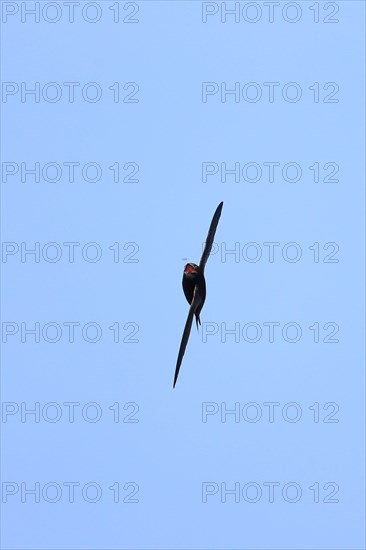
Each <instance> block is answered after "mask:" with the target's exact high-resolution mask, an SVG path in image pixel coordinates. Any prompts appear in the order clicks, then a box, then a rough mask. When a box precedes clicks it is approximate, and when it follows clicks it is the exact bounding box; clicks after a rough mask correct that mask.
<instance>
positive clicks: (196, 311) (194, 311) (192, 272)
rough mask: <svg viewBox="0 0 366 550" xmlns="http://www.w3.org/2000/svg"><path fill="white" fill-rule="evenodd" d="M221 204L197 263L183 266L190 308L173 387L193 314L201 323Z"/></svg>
mask: <svg viewBox="0 0 366 550" xmlns="http://www.w3.org/2000/svg"><path fill="white" fill-rule="evenodd" d="M223 204H224V203H223V202H220V204H219V206H218V207H217V208H216V211H215V213H214V215H213V218H212V221H211V224H210V228H209V230H208V235H207V239H206V243H205V247H204V250H203V253H202V256H201V260H200V263H199V265H197V264H194V263H189V264H186V265H185V266H184V271H183V280H182V286H183V292H184V295H185V297H186V299H187V302H188V303H189V304H190V308H189V312H188V317H187V321H186V324H185V327H184V331H183V336H182V341H181V344H180V348H179V353H178V359H177V365H176V367H175V374H174V382H173V388H174V387H175V384H176V382H177V379H178V374H179V370H180V366H181V364H182V359H183V355H184V352H185V350H186V347H187V342H188V338H189V335H190V332H191V328H192V321H193V316H195V317H196V325H197V329H198V324H201V319H200V313H201V310H202V308H203V304H204V303H205V299H206V281H205V276H204V270H205V265H206V262H207V259H208V257H209V255H210V252H211V249H212V244H213V240H214V237H215V233H216V228H217V224H218V223H219V219H220V216H221V210H222V206H223Z"/></svg>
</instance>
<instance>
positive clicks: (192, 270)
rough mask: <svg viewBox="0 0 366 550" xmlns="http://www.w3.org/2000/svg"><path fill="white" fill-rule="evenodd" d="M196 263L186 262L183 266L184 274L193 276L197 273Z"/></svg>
mask: <svg viewBox="0 0 366 550" xmlns="http://www.w3.org/2000/svg"><path fill="white" fill-rule="evenodd" d="M197 270H198V265H196V264H186V265H185V266H184V275H185V276H186V277H189V278H194V277H196V275H197Z"/></svg>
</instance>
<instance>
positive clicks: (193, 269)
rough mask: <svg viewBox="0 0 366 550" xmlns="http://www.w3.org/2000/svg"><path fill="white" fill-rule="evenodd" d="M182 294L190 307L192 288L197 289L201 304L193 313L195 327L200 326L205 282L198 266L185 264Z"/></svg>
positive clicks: (204, 296)
mask: <svg viewBox="0 0 366 550" xmlns="http://www.w3.org/2000/svg"><path fill="white" fill-rule="evenodd" d="M182 286H183V292H184V295H185V297H186V299H187V302H188V303H189V305H191V303H192V300H193V294H194V288H195V286H197V287H198V292H199V295H200V297H201V304H200V305H199V306H198V307H197V309H196V311H195V312H194V314H195V317H196V325H197V328H198V324H201V320H200V313H201V309H202V308H203V304H204V303H205V299H206V281H205V276H204V274H203V271H202V270H201V268H200V266H199V265H197V264H187V265H186V266H185V267H184V271H183V279H182Z"/></svg>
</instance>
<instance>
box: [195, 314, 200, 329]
mask: <svg viewBox="0 0 366 550" xmlns="http://www.w3.org/2000/svg"><path fill="white" fill-rule="evenodd" d="M200 324H201V319H200V316H199V314H198V315H197V314H196V326H197V330H198V325H200Z"/></svg>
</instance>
